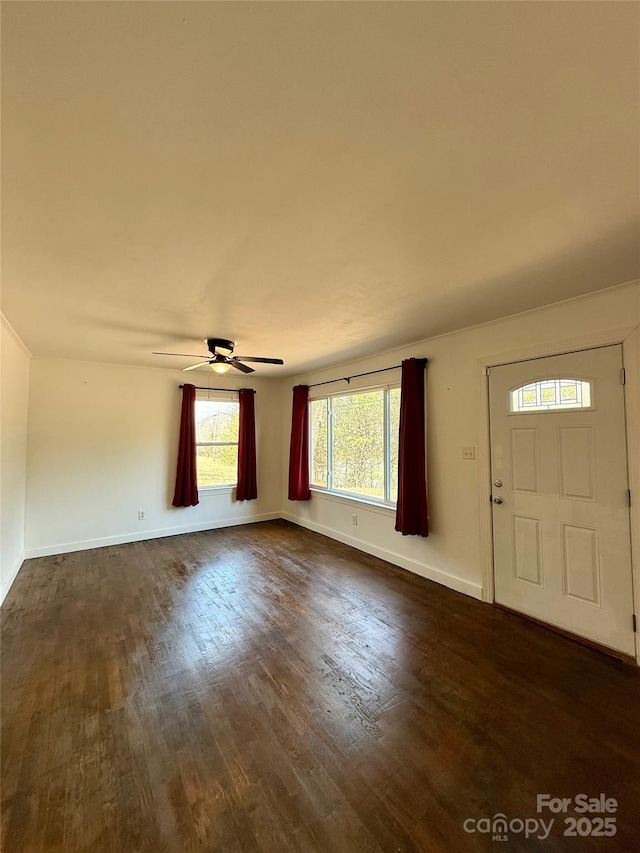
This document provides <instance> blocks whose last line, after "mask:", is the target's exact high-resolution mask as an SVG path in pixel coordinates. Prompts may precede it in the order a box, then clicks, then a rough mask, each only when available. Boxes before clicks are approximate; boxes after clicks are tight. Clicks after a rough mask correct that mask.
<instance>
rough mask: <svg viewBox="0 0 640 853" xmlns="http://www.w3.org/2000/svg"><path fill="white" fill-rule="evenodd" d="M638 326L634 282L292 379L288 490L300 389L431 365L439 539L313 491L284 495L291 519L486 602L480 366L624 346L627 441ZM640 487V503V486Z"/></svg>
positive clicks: (433, 500)
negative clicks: (295, 393) (466, 453)
mask: <svg viewBox="0 0 640 853" xmlns="http://www.w3.org/2000/svg"><path fill="white" fill-rule="evenodd" d="M639 323H640V285H639V284H638V283H637V282H635V283H631V284H628V285H624V286H621V287H617V288H614V289H611V290H608V291H603V292H600V293H598V294H594V295H591V296H587V297H584V298H580V299H577V300H571V301H569V302H565V303H559V304H557V305H554V306H549V307H547V308H543V309H539V310H536V311H532V312H528V313H526V314H522V315H518V316H515V317H511V318H507V319H504V320H499V321H496V322H493V323H489V324H486V325H482V326H477V327H473V328H471V329H466V330H464V331H460V332H456V333H452V334H449V335H445V336H441V337H438V338H433V339H431V340H425V341H421V342H418V343H415V344H413V345H411V346H406V347H402V348H400V349H397V350H394V351H391V352H388V353H384V354H381V355H378V356H376V357H374V358H368V359H362V360H359V361H357V362H351V363H350V364H343V365H341V366H338V367H334V368H332V369H330V370H324V371H321V372H320V371H319V372H317V373H313V374H306V375H304V376H298V377H295V378H293V379H289V380H287V381H286V382H284V383H283V386H284V390H283V402H282V413H283V421H284V423H285V425H286V426H285V436H284V438H283V463H284V468H285V480H284V482H285V484H286V466H287V465H288V446H289V435H288V434H289V426H288V425H289V424H290V419H291V388H292V387H293V385H295V384H298V383H306V384H312V383H314V382H319V381H322V380H325V379H333V378H336V377H343V376H346V375H349V374H355V373H361V372H364V371H367V370H374V369H376V368H380V367H386V366H389V365H393V364H399V363H400V361H401V360H402V359H403V358H409V357H412V356H426V357H428V359H429V364H428V366H427V437H428V438H427V447H428V454H427V466H428V481H429V507H430V525H431V534H430V536H429V538H428V539H422V538H420V537H415V536H410V537H407V536H401V535H400V534H399V533H396V532H395V530H394V521H395V517H394V513H393V512H391V511H388V510H384V509H378V508H368V507H367V506H366V505H364V504H361V503H356V502H352V501H349V500H345V499H341V498H333V497H329V496H326V495H319V494H318V493H314V494H313V496H312V499H311V501H310V502H308V503H298V502H292V501H288V500H286V488H285V500H284V505H283V517H285V518H289V519H290V520H291V521H295V522H296V523H298V524H302V525H303V526H306V527H309V528H310V529H312V530H316V531H318V532H320V533H324V534H326V535H328V536H332V537H334V538H336V539H339V540H341V541H343V542H347V543H348V544H351V545H354V546H355V547H357V548H360V549H362V550H364V551H367V552H368V553H372V554H375V555H377V556H380V557H382V558H384V559H386V560H389V561H390V562H392V563H395V564H397V565H400V566H403V567H404V568H407V569H410V570H412V571H415V572H417V573H418V574H421V575H423V576H425V577H429V578H432V579H434V580H437V581H439V582H441V583H444V584H446V585H447V586H450V587H452V588H453V589H457V590H459V591H461V592H466V593H468V594H470V595H474V596H476V597H478V598H480V597H482V595H483V586H485V587H486V586H487V565H486V563H487V559H486V555H487V552H488V549H489V545H490V542H487V532H486V531H487V516H486V513H487V512H490V507H489V502H488V501H489V490H490V482H489V473H488V446H487V445H488V438H487V436H486V409H485V403H486V400H485V399H484V398H483V385H484V382H485V380H484V379H483V376H482V365H481V362H482V361H485V362H486V363H487V364H496V363H499V362H500V361H502V360H504V361H508V360H514V359H516V358H526V357H529V356H533V355H538V354H541V353H540V350H541V349H544V350H546V352H545V354H548V355H550V354H552V353H554V352H560V351H562V350H563V349H564V348H565V347H566V344H567V342H573V344H574V345H575V348H577V349H579V348H580V347H581V346H589V345H593V344H594V343H597V342H600V340H601V339H605V338H611V339H616V338H617V339H620V340H622V338H626V341H627V345H626V346H625V352H626V355H627V358H628V363H627V371H628V391H629V393H628V399H629V404H630V405H629V407H628V417H629V418H630V420H629V421H628V423H629V433H630V436H638V435H639V434H640V421H639V414H640V413H639V411H638V409H639V407H638V404H637V399H638V386H639V383H640V365H639V364H638V356H637V353H638V347H637V343H634V342H633V341H634V339H635V340H636V341H637V338H638V333H637V332H636V333H632V332H631V330H632V328H633V327H637V326H638V324H639ZM569 348H571V347H569ZM629 356H631V357H629ZM399 373H400V372H399V371H397V372H395V371H394V372H391V373H383V374H380V375H379V376H373V377H368V378H364V379H361V380H354V381H352V382H351V385H350V386H347V384H346V383H344V386H340V385H337V384H336V385H327V386H325V390H327V391H331V392H334V391H337V390H339V388H340V387H345V388H347V387H351V388H355V387H364V385H366V384H369V385H370V384H372V383H376V382H378V383H380V382H392V381H397V380H398V378H399ZM631 443H632V444H633V447H632V448H631V451H632V457H631V462H632V468H633V470H634V471H635V472H636V473H635V474H632V479H633V478H634V477H635V479H636V480H637V478H638V471H639V470H640V459H638V456H637V443H635V442H633V441H632V442H631ZM463 446H474V447H476V460H475V461H468V460H463V459H462V458H461V448H462V447H463ZM637 489H638V496H639V497H640V482H638V483H637ZM484 502H486V503H484ZM354 512H356V513H357V515H358V524H357V526H356V527H354V526H353V525H352V521H351V516H352V513H354ZM636 515H637V514H636ZM639 534H640V530H638V529H637V527H636V535H635V540H636V543H635V553H636V566H637V564H638V562H639V559H638V558H639V557H640V553H639V551H638V540H640V535H639ZM484 592H485V593H486V592H487V590H486V589H485V590H484ZM485 597H487V596H486V595H485Z"/></svg>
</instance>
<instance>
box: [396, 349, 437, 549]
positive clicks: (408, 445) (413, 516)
mask: <svg viewBox="0 0 640 853" xmlns="http://www.w3.org/2000/svg"><path fill="white" fill-rule="evenodd" d="M426 363H427V359H426V358H408V359H406V361H403V362H402V386H401V389H400V446H399V449H398V504H397V509H396V530H397V531H398V532H399V533H402V535H403V536H428V535H429V516H428V509H427V481H426V466H425V450H424V445H425V415H424V373H425V365H426Z"/></svg>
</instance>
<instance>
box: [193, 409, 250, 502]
mask: <svg viewBox="0 0 640 853" xmlns="http://www.w3.org/2000/svg"><path fill="white" fill-rule="evenodd" d="M239 417H240V406H239V403H238V400H237V399H232V398H231V395H223V394H221V393H220V392H217V393H212V392H209V393H208V392H202V396H200V395H199V396H198V397H197V399H196V462H197V468H198V488H200V489H203V488H205V489H206V488H212V487H215V486H234V485H235V484H236V482H237V480H238V422H239Z"/></svg>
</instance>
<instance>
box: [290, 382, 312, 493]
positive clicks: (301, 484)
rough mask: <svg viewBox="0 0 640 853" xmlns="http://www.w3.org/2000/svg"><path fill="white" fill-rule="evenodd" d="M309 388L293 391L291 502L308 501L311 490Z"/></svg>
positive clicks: (303, 386)
mask: <svg viewBox="0 0 640 853" xmlns="http://www.w3.org/2000/svg"><path fill="white" fill-rule="evenodd" d="M308 404H309V386H308V385H296V387H295V388H294V389H293V411H292V414H291V445H290V449H289V500H290V501H308V500H310V499H311V491H310V489H309V405H308Z"/></svg>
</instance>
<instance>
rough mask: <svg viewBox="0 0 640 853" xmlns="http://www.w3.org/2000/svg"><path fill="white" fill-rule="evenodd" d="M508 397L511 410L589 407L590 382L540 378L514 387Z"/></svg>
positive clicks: (536, 410) (546, 410) (538, 410)
mask: <svg viewBox="0 0 640 853" xmlns="http://www.w3.org/2000/svg"><path fill="white" fill-rule="evenodd" d="M510 397H511V399H510V406H509V408H510V411H512V412H548V411H550V410H552V409H555V410H557V409H590V408H591V383H590V382H584V381H583V380H581V379H541V380H540V381H539V382H531V383H529V384H528V385H522V386H521V387H520V388H515V389H514V390H513V391H511V394H510Z"/></svg>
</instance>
